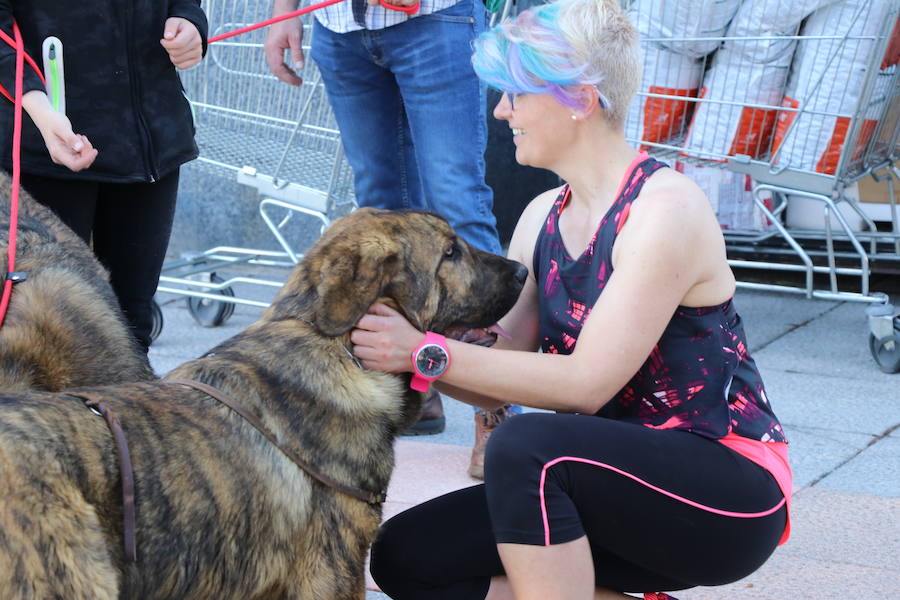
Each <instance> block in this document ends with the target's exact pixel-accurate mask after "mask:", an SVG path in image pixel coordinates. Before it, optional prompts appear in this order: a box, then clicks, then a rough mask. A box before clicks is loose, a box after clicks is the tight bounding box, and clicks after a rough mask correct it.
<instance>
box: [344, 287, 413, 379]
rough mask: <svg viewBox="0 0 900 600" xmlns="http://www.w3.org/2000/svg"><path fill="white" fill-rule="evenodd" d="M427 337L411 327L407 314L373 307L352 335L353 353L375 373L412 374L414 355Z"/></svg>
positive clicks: (377, 305) (381, 307) (386, 307)
mask: <svg viewBox="0 0 900 600" xmlns="http://www.w3.org/2000/svg"><path fill="white" fill-rule="evenodd" d="M424 337H425V334H424V333H422V332H421V331H419V330H418V329H416V328H415V327H413V326H412V325H410V324H409V321H407V320H406V319H405V318H404V317H403V315H401V314H400V313H399V312H397V311H396V310H394V309H392V308H390V307H389V306H386V305H384V304H373V305H372V306H371V307H370V308H369V312H368V314H366V315H365V316H364V317H363V318H362V319H360V320H359V322H358V323H357V324H356V329H354V330H353V331H352V332H351V334H350V341H351V342H352V343H353V354H354V355H355V356H356V358H358V359H359V360H360V361H361V362H362V365H363V366H364V367H365V368H367V369H371V370H374V371H384V372H385V373H404V372H407V371H412V359H411V357H412V352H413V350H415V349H416V348H417V347H418V346H419V344H421V343H422V339H423V338H424Z"/></svg>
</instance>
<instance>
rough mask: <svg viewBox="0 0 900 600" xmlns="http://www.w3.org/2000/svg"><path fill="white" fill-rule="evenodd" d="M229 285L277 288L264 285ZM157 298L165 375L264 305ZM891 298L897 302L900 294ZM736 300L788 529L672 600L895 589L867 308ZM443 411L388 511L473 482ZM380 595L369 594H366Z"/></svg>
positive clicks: (897, 573)
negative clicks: (743, 572) (725, 577)
mask: <svg viewBox="0 0 900 600" xmlns="http://www.w3.org/2000/svg"><path fill="white" fill-rule="evenodd" d="M282 275H283V276H284V275H286V273H283V274H282ZM236 292H237V295H238V296H239V297H240V296H249V297H254V298H266V297H268V298H270V297H271V295H272V292H271V291H266V290H260V289H259V288H255V289H251V288H247V289H241V288H237V289H236ZM159 300H160V303H161V305H162V308H163V314H164V317H165V324H164V327H163V331H162V335H161V336H160V337H159V339H158V340H157V342H156V343H155V344H154V346H153V348H152V349H151V352H150V358H151V362H152V364H153V366H154V368H155V369H156V371H157V372H158V373H160V374H163V373H165V372H167V371H168V370H169V369H171V368H172V367H174V366H176V365H178V364H180V363H182V362H184V361H186V360H189V359H191V358H195V357H197V356H199V355H201V354H202V353H203V352H205V351H206V350H208V349H209V348H211V347H213V346H214V345H215V344H216V343H218V342H219V341H220V340H222V339H225V338H227V337H229V336H231V335H233V334H235V333H236V332H238V331H240V330H241V329H243V328H244V327H246V326H247V325H249V324H250V323H252V322H253V321H254V320H255V319H256V318H257V316H258V315H259V310H260V309H258V308H252V307H245V306H238V307H236V310H235V313H234V315H233V316H232V317H231V318H230V319H229V320H228V321H227V322H226V323H225V324H224V325H223V326H221V327H217V328H203V327H200V326H199V325H197V324H195V323H194V321H193V319H192V318H191V316H190V314H189V312H188V311H187V309H186V308H185V301H184V297H181V296H174V295H160V297H159ZM894 300H895V302H898V303H900V297H898V298H895V299H894ZM736 302H737V308H738V311H739V312H740V313H741V315H742V316H743V318H744V322H745V326H746V328H747V333H748V336H749V342H750V350H751V353H752V354H753V356H754V357H755V359H756V361H757V362H758V364H759V366H760V369H761V371H762V374H763V378H764V379H765V382H766V386H767V389H768V393H769V398H770V399H771V402H772V404H773V406H774V408H775V411H776V413H777V414H778V416H779V418H780V419H781V422H782V424H783V425H784V428H785V430H786V432H787V435H788V438H789V441H790V442H791V446H790V457H791V463H792V465H793V468H794V477H795V479H794V483H795V488H794V498H793V516H792V522H793V536H792V538H791V540H790V541H789V542H788V543H787V544H786V545H785V546H782V547H780V548H779V549H778V550H776V552H775V554H774V555H773V556H772V558H771V559H770V560H769V561H768V563H766V565H764V566H763V568H762V569H760V570H759V571H758V572H756V573H754V574H753V575H751V576H750V577H748V578H746V579H745V580H743V581H739V582H737V583H735V584H732V585H729V586H724V587H720V588H697V589H694V590H688V591H685V592H679V593H678V594H677V597H678V598H679V599H680V600H701V599H711V600H712V599H724V598H729V599H738V600H742V599H748V600H754V599H766V600H774V599H787V598H801V599H806V598H809V599H813V598H814V599H816V600H845V599H854V600H876V599H881V598H892V597H894V595H897V596H898V597H900V560H898V555H900V430H898V426H900V375H887V374H884V373H882V372H881V371H880V370H879V369H878V368H877V366H876V365H875V363H874V361H873V360H872V358H871V356H870V355H869V350H868V345H867V338H868V335H869V333H868V326H867V322H866V318H865V307H864V305H861V304H856V303H845V302H827V301H816V300H806V299H805V298H802V297H794V296H786V295H778V294H772V293H762V292H752V291H739V292H738V294H737V298H736ZM445 411H446V413H447V429H446V431H445V432H444V433H442V434H440V435H435V436H429V437H419V438H403V439H401V440H399V441H398V442H397V456H398V460H397V470H396V471H395V474H394V477H393V479H392V482H391V487H390V490H389V493H388V502H387V504H386V507H385V513H386V515H391V514H394V513H396V512H397V511H399V510H402V509H403V508H405V507H407V506H410V505H412V504H415V503H417V502H421V501H422V500H425V499H428V498H431V497H434V496H436V495H439V494H441V493H444V492H446V491H450V490H452V489H456V488H459V487H463V486H466V485H472V484H474V483H476V482H475V481H473V480H471V479H469V478H468V476H467V475H466V473H465V471H466V466H467V463H468V452H469V447H470V446H471V444H472V440H473V434H474V426H473V421H472V410H471V408H470V407H468V406H465V405H461V404H459V403H457V402H454V401H451V400H445ZM385 598H387V596H385V595H384V594H381V593H379V592H376V591H369V592H368V593H367V600H383V599H385ZM423 600H425V599H423Z"/></svg>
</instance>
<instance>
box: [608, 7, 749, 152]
mask: <svg viewBox="0 0 900 600" xmlns="http://www.w3.org/2000/svg"><path fill="white" fill-rule="evenodd" d="M739 4H740V2H739V0H635V2H634V3H633V4H632V5H631V7H630V8H629V11H628V14H629V16H630V18H631V20H632V22H633V23H634V24H635V26H636V27H637V29H638V32H639V33H640V35H641V39H642V40H643V41H644V43H643V45H642V51H643V54H644V70H643V76H642V78H641V87H640V92H641V94H639V95H638V97H637V98H636V99H635V101H634V103H633V104H632V107H631V110H630V112H629V116H628V120H627V122H626V126H625V134H626V137H628V138H629V139H631V140H634V141H638V140H639V141H641V142H643V143H644V144H666V143H667V142H670V141H672V140H676V139H679V138H682V137H683V136H684V133H685V129H686V125H687V122H688V120H689V118H690V114H691V111H692V110H693V108H694V102H693V101H691V100H680V98H696V97H697V92H698V88H699V87H700V78H701V77H702V75H703V67H704V63H703V57H704V56H706V55H707V54H709V53H710V52H713V51H714V50H715V49H716V48H717V47H718V46H719V43H720V41H719V39H718V38H721V36H722V34H723V33H724V32H725V28H726V27H727V25H728V22H729V21H730V20H731V18H732V16H734V12H735V10H737V7H738V5H739ZM697 38H706V39H697ZM709 38H712V39H709ZM648 93H649V94H651V96H645V94H648ZM660 96H662V97H660ZM648 147H649V146H647V145H644V148H648Z"/></svg>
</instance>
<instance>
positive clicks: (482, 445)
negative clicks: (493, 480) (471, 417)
mask: <svg viewBox="0 0 900 600" xmlns="http://www.w3.org/2000/svg"><path fill="white" fill-rule="evenodd" d="M511 416H513V413H512V412H510V410H509V405H508V404H507V405H505V406H501V407H500V408H498V409H497V410H482V409H479V410H478V411H477V412H476V413H475V445H474V446H472V458H471V459H470V460H469V476H471V477H473V478H475V479H480V480H481V481H484V451H485V449H486V448H487V443H488V440H489V439H490V437H491V433H493V432H494V430H495V429H497V427H498V426H499V425H500V423H502V422H504V421H505V420H507V419H508V418H510V417H511Z"/></svg>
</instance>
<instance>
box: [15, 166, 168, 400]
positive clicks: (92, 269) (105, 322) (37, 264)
mask: <svg viewBox="0 0 900 600" xmlns="http://www.w3.org/2000/svg"><path fill="white" fill-rule="evenodd" d="M10 189H11V188H10V179H9V177H8V176H7V175H6V174H5V173H2V171H0V259H2V260H3V263H4V266H5V265H6V256H7V251H8V247H9V217H10ZM16 240H17V248H16V257H15V258H16V271H17V272H24V273H25V274H26V276H27V279H26V280H25V281H23V282H21V283H15V284H13V292H12V296H11V298H10V304H9V309H8V311H7V313H6V318H5V319H4V321H3V325H2V327H0V391H3V392H19V391H28V390H43V391H50V392H56V391H60V390H63V389H66V388H68V387H73V386H94V385H105V384H112V383H126V382H131V381H143V380H149V379H153V378H154V375H153V371H152V370H151V368H150V363H149V361H148V360H147V355H146V354H145V353H144V352H142V351H141V350H140V347H139V346H138V343H137V341H136V340H135V339H134V336H132V335H131V333H130V332H129V331H128V327H127V325H126V324H125V319H124V317H123V316H122V312H121V310H120V309H119V303H118V301H117V300H116V297H115V294H114V293H113V290H112V288H111V287H110V285H109V275H108V273H107V272H106V270H105V269H104V268H103V267H102V266H101V265H100V263H99V262H98V261H97V259H96V258H95V257H94V254H93V253H92V252H91V249H90V248H88V246H87V244H85V243H84V242H83V241H82V240H81V238H79V237H78V236H77V235H75V233H74V232H72V230H71V229H69V228H68V227H66V226H65V225H64V224H63V223H62V221H60V220H59V219H58V218H57V217H56V215H54V214H53V212H52V211H50V210H49V209H47V208H45V207H44V206H42V205H40V204H38V203H37V202H35V201H34V199H32V198H31V197H30V196H29V195H28V194H27V193H25V191H24V190H22V191H21V193H20V196H19V220H18V235H17V238H16ZM0 282H2V279H0Z"/></svg>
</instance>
